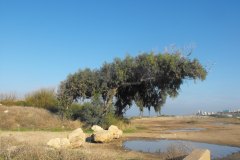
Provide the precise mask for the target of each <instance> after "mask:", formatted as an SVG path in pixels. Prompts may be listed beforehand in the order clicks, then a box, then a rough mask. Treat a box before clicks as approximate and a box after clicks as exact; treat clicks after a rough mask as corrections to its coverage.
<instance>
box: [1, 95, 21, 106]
mask: <svg viewBox="0 0 240 160" xmlns="http://www.w3.org/2000/svg"><path fill="white" fill-rule="evenodd" d="M16 99H17V98H16V94H15V93H9V94H0V103H1V104H3V105H6V106H14V105H15V101H16Z"/></svg>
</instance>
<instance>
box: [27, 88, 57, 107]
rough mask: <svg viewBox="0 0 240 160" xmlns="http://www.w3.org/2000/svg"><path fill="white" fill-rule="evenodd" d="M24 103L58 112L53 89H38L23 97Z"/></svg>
mask: <svg viewBox="0 0 240 160" xmlns="http://www.w3.org/2000/svg"><path fill="white" fill-rule="evenodd" d="M25 101H26V104H29V105H31V106H33V107H39V108H44V109H47V110H49V111H51V112H58V102H57V98H56V94H55V92H54V89H40V90H37V91H35V92H33V93H30V94H28V95H27V96H26V98H25Z"/></svg>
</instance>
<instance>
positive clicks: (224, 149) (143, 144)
mask: <svg viewBox="0 0 240 160" xmlns="http://www.w3.org/2000/svg"><path fill="white" fill-rule="evenodd" d="M123 146H124V148H126V149H130V150H135V151H142V152H149V153H156V152H159V151H160V152H166V151H167V150H168V149H169V148H171V147H173V146H176V147H180V148H181V147H184V148H186V147H187V148H188V150H189V152H190V151H192V150H193V149H195V148H200V149H209V150H210V151H211V157H212V158H222V157H226V156H227V155H229V154H232V153H234V152H239V151H240V148H238V147H231V146H223V145H216V144H209V143H200V142H193V141H183V140H154V141H153V140H130V141H125V142H124V143H123Z"/></svg>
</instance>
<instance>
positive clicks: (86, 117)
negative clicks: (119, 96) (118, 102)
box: [78, 103, 102, 126]
mask: <svg viewBox="0 0 240 160" xmlns="http://www.w3.org/2000/svg"><path fill="white" fill-rule="evenodd" d="M78 116H79V119H80V120H81V121H82V122H85V124H86V126H92V125H94V124H101V122H102V107H100V106H94V105H93V104H92V103H84V104H83V106H82V109H81V110H80V111H79V112H78Z"/></svg>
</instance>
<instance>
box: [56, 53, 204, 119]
mask: <svg viewBox="0 0 240 160" xmlns="http://www.w3.org/2000/svg"><path fill="white" fill-rule="evenodd" d="M206 75H207V71H206V69H205V68H204V67H203V66H202V65H201V64H200V63H199V61H198V60H197V59H191V58H189V57H188V56H183V55H182V54H181V53H179V52H176V53H172V54H170V53H164V54H161V53H157V54H154V53H143V54H140V55H138V56H136V57H131V56H126V57H125V58H124V59H119V58H116V59H115V60H114V61H113V62H112V63H105V64H103V66H102V67H101V68H100V69H97V70H91V69H84V70H79V71H78V72H76V73H74V74H71V75H69V76H68V77H67V79H66V80H65V81H63V82H61V85H60V87H59V90H58V99H59V102H60V105H61V106H62V108H63V110H67V109H68V107H69V106H70V105H71V104H72V103H73V102H74V101H79V100H84V99H86V98H87V99H92V98H93V97H94V96H96V95H99V96H100V98H101V100H102V102H103V106H102V113H103V115H104V114H106V113H107V112H108V110H109V108H110V106H112V105H114V106H115V113H116V115H118V116H122V115H123V113H124V112H125V111H126V110H127V109H128V108H129V107H130V106H131V105H132V102H133V101H135V102H136V104H140V105H141V107H147V108H149V109H150V108H151V107H153V108H154V110H155V111H156V112H160V110H161V107H162V106H163V105H164V103H165V102H166V98H167V97H168V96H169V97H176V96H177V95H178V93H179V90H180V86H181V84H183V82H184V80H189V79H190V80H191V79H192V80H197V79H200V80H204V79H205V78H206Z"/></svg>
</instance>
